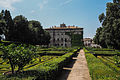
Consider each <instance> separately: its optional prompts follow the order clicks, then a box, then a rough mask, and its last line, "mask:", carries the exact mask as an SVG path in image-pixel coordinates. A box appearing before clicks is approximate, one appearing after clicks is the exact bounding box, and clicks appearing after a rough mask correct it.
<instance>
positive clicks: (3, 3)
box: [0, 0, 21, 11]
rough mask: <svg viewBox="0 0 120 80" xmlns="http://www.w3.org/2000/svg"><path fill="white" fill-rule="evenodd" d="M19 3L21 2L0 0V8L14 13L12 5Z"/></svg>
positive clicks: (17, 0)
mask: <svg viewBox="0 0 120 80" xmlns="http://www.w3.org/2000/svg"><path fill="white" fill-rule="evenodd" d="M20 1H21V0H0V7H1V8H5V9H10V10H12V11H14V10H15V7H13V4H14V3H17V2H20Z"/></svg>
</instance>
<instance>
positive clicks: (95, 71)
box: [84, 48, 119, 80]
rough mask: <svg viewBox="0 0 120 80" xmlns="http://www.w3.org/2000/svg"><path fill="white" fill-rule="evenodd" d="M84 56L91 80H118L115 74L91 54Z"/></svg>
mask: <svg viewBox="0 0 120 80" xmlns="http://www.w3.org/2000/svg"><path fill="white" fill-rule="evenodd" d="M84 50H85V48H84ZM85 52H87V50H85ZM85 56H86V60H87V63H88V68H89V71H90V76H91V78H92V80H118V78H119V77H118V76H117V73H116V72H115V71H113V70H112V69H111V68H109V67H108V66H106V65H105V64H104V63H103V62H102V61H101V60H100V59H98V58H96V57H95V56H94V55H93V54H91V53H87V54H85Z"/></svg>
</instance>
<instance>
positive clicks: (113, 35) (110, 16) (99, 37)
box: [94, 0, 120, 49]
mask: <svg viewBox="0 0 120 80" xmlns="http://www.w3.org/2000/svg"><path fill="white" fill-rule="evenodd" d="M113 2H114V3H107V8H106V16H105V15H104V14H103V13H102V14H101V15H100V16H99V20H100V22H102V27H100V28H98V29H97V31H96V35H95V37H94V42H95V43H97V44H100V45H101V46H102V47H107V48H115V49H120V47H119V46H120V43H119V42H120V39H119V38H120V35H119V34H120V27H119V26H120V4H119V3H120V1H119V0H114V1H113Z"/></svg>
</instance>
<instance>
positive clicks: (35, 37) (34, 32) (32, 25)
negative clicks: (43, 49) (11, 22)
mask: <svg viewBox="0 0 120 80" xmlns="http://www.w3.org/2000/svg"><path fill="white" fill-rule="evenodd" d="M28 27H29V30H30V33H31V34H30V35H31V43H34V44H42V42H41V40H42V39H43V38H42V35H43V34H44V30H43V28H42V26H41V24H40V22H39V21H35V20H32V21H29V25H28Z"/></svg>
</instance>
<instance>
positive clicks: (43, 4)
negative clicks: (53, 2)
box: [40, 0, 48, 9]
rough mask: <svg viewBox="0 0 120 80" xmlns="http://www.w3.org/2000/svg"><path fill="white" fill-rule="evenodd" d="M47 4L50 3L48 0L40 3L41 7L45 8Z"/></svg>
mask: <svg viewBox="0 0 120 80" xmlns="http://www.w3.org/2000/svg"><path fill="white" fill-rule="evenodd" d="M46 4H48V0H42V3H41V4H40V9H43V8H44V6H45V5H46Z"/></svg>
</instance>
